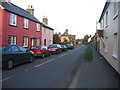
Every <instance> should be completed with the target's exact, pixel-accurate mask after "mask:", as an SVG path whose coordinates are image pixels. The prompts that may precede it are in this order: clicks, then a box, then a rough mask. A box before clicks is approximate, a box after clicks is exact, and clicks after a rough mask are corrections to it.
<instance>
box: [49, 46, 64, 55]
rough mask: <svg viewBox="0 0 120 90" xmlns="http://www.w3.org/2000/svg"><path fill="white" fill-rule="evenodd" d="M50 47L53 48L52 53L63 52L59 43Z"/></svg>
mask: <svg viewBox="0 0 120 90" xmlns="http://www.w3.org/2000/svg"><path fill="white" fill-rule="evenodd" d="M49 49H50V50H51V53H52V54H54V53H61V52H62V47H61V46H60V45H59V44H53V45H49Z"/></svg>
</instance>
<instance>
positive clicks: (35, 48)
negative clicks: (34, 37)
mask: <svg viewBox="0 0 120 90" xmlns="http://www.w3.org/2000/svg"><path fill="white" fill-rule="evenodd" d="M39 49H40V46H33V47H32V48H31V50H39Z"/></svg>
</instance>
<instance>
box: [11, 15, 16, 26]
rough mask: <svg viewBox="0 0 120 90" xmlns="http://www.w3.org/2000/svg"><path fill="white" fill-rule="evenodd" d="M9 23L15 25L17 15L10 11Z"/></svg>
mask: <svg viewBox="0 0 120 90" xmlns="http://www.w3.org/2000/svg"><path fill="white" fill-rule="evenodd" d="M10 25H12V26H17V15H15V14H13V13H10Z"/></svg>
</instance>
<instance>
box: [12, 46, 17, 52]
mask: <svg viewBox="0 0 120 90" xmlns="http://www.w3.org/2000/svg"><path fill="white" fill-rule="evenodd" d="M11 51H12V52H19V49H18V47H17V46H11Z"/></svg>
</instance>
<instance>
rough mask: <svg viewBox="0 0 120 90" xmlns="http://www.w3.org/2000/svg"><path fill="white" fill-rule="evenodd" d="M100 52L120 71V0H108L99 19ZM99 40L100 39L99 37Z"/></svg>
mask: <svg viewBox="0 0 120 90" xmlns="http://www.w3.org/2000/svg"><path fill="white" fill-rule="evenodd" d="M99 23H100V30H97V33H96V35H97V34H99V42H100V43H99V45H98V46H99V52H100V53H101V55H103V57H104V58H105V59H106V60H107V61H108V62H109V63H110V65H111V66H112V67H113V68H114V69H115V70H116V71H117V72H118V73H120V2H119V1H117V0H107V2H106V3H105V6H104V9H103V11H102V14H101V16H100V19H99ZM97 40H98V39H97Z"/></svg>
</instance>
